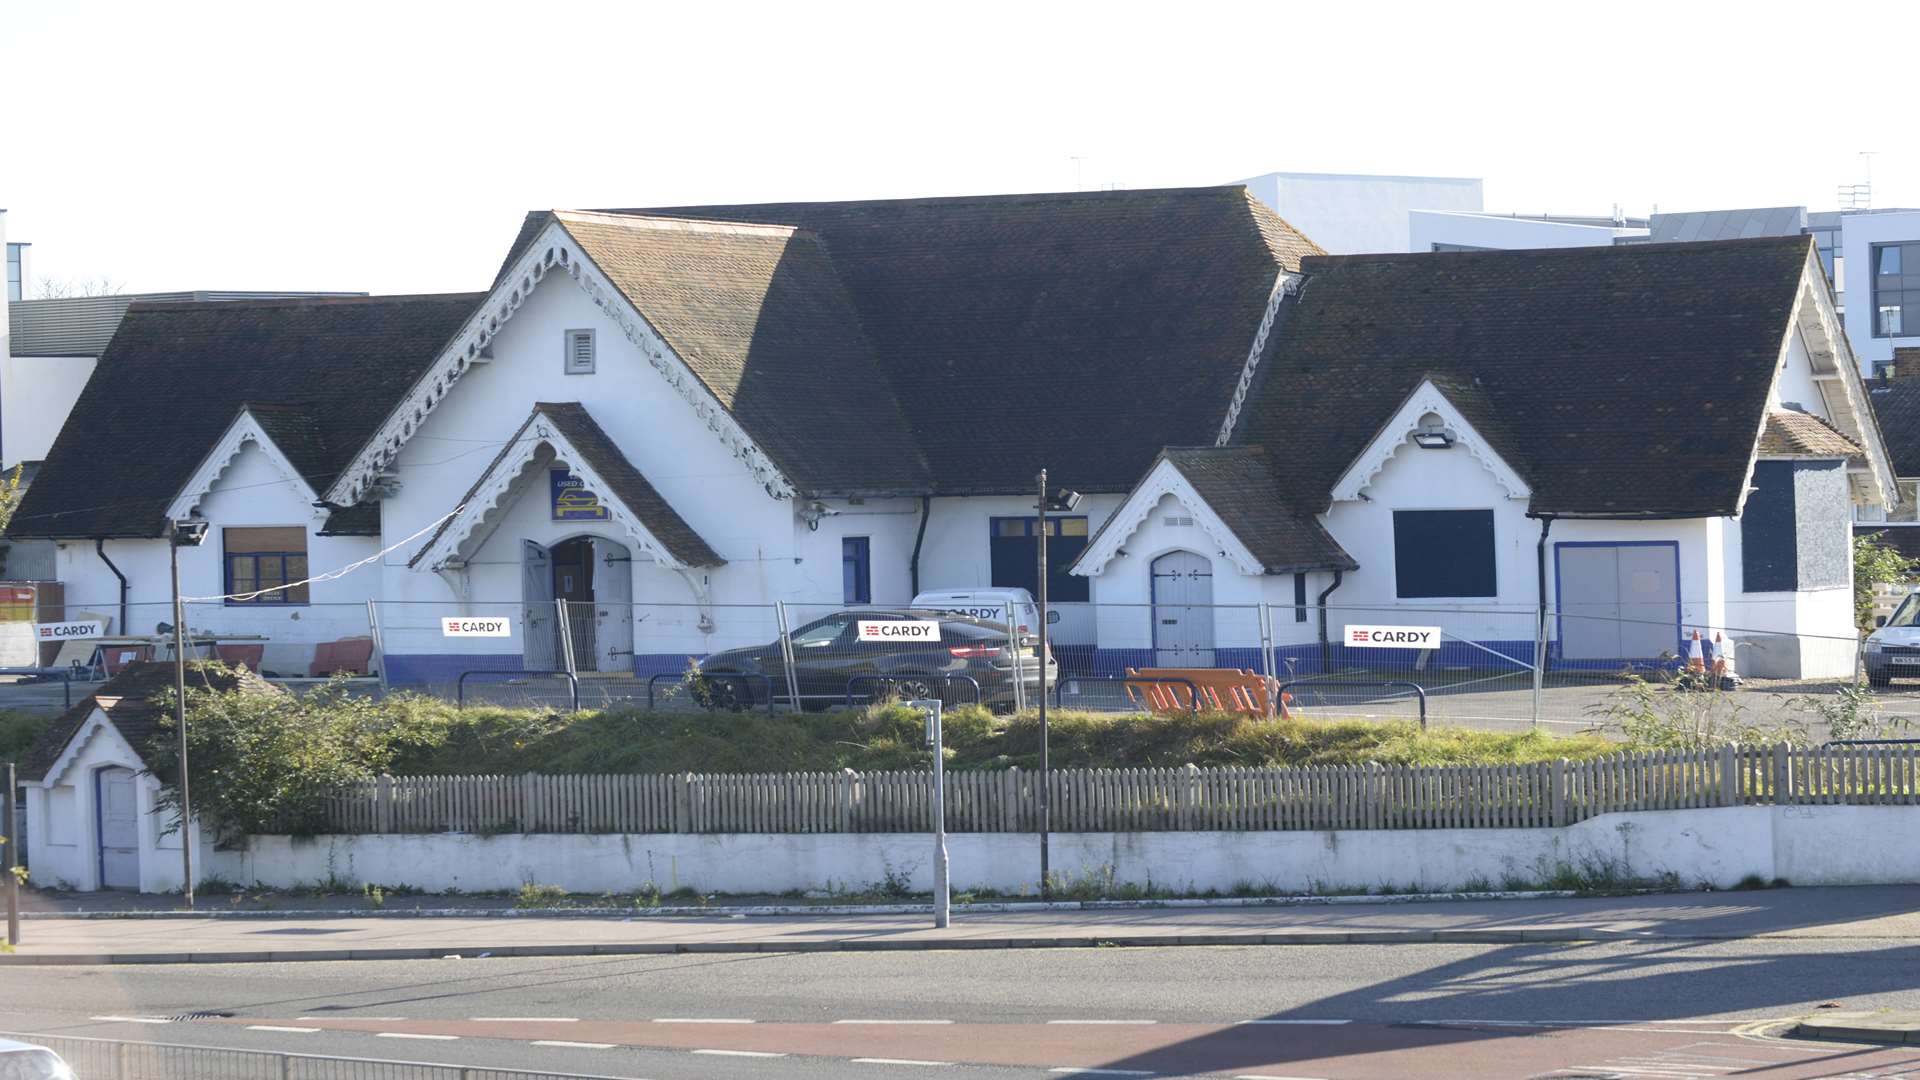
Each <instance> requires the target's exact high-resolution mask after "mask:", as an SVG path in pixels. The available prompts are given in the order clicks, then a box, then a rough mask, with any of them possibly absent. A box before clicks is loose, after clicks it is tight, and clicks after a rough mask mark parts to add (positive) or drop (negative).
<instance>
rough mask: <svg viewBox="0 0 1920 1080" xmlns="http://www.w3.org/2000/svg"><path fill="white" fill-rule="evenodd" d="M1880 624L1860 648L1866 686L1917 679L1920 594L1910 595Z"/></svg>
mask: <svg viewBox="0 0 1920 1080" xmlns="http://www.w3.org/2000/svg"><path fill="white" fill-rule="evenodd" d="M1876 621H1879V623H1880V625H1879V626H1878V627H1876V628H1875V629H1874V631H1873V633H1871V634H1868V635H1867V640H1866V643H1865V644H1863V645H1862V646H1861V647H1860V654H1861V655H1860V659H1861V661H1862V663H1863V665H1864V666H1865V667H1866V669H1867V684H1868V685H1870V686H1872V687H1874V688H1875V689H1884V688H1885V687H1886V686H1887V685H1888V684H1890V683H1892V682H1893V680H1895V679H1920V591H1914V592H1909V593H1908V594H1907V598H1906V599H1905V600H1902V601H1900V606H1899V607H1896V608H1894V609H1893V614H1892V615H1889V616H1887V617H1886V619H1885V620H1876Z"/></svg>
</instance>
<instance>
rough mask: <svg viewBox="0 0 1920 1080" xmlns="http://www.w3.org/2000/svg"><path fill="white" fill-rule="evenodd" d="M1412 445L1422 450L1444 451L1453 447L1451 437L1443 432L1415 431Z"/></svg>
mask: <svg viewBox="0 0 1920 1080" xmlns="http://www.w3.org/2000/svg"><path fill="white" fill-rule="evenodd" d="M1413 445H1415V446H1417V447H1419V448H1420V449H1422V450H1445V449H1446V448H1447V447H1449V446H1452V445H1453V436H1452V435H1451V434H1449V433H1447V432H1445V431H1416V432H1414V433H1413Z"/></svg>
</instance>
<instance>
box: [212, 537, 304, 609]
mask: <svg viewBox="0 0 1920 1080" xmlns="http://www.w3.org/2000/svg"><path fill="white" fill-rule="evenodd" d="M220 535H221V537H222V543H224V544H225V546H226V563H227V572H226V586H227V587H226V592H227V593H228V594H229V595H231V594H236V593H251V592H259V591H260V590H262V589H265V590H267V591H266V592H263V593H261V594H260V595H259V596H256V597H253V598H251V599H247V600H229V601H227V603H229V604H304V603H306V602H307V586H306V585H304V584H301V585H294V586H291V587H289V586H288V584H287V583H288V582H292V581H299V582H304V581H306V579H307V530H306V529H304V528H302V527H300V526H298V525H294V526H288V527H284V528H283V527H279V526H274V527H269V528H226V529H222V530H220Z"/></svg>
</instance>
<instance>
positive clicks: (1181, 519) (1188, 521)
mask: <svg viewBox="0 0 1920 1080" xmlns="http://www.w3.org/2000/svg"><path fill="white" fill-rule="evenodd" d="M1166 523H1167V524H1168V525H1171V526H1173V527H1174V528H1176V529H1177V528H1180V527H1182V526H1186V525H1192V524H1193V519H1192V518H1190V517H1185V516H1178V515H1176V516H1173V517H1169V518H1167V519H1166Z"/></svg>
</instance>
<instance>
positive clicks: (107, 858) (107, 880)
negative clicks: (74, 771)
mask: <svg viewBox="0 0 1920 1080" xmlns="http://www.w3.org/2000/svg"><path fill="white" fill-rule="evenodd" d="M93 784H94V807H95V810H94V828H95V831H96V833H97V834H98V836H97V838H98V841H99V845H100V887H101V888H103V889H138V888H139V887H140V815H139V813H138V811H136V810H135V809H134V798H133V770H132V769H117V768H116V769H101V770H100V771H99V772H96V773H94V774H93Z"/></svg>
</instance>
